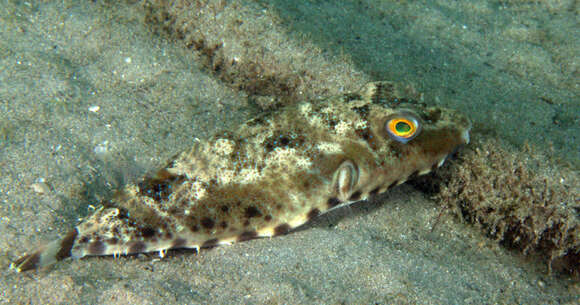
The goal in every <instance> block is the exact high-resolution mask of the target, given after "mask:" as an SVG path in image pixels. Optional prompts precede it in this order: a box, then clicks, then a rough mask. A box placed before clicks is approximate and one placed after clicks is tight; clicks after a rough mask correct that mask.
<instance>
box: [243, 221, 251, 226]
mask: <svg viewBox="0 0 580 305" xmlns="http://www.w3.org/2000/svg"><path fill="white" fill-rule="evenodd" d="M249 225H250V221H249V220H247V219H246V220H244V227H247V226H249Z"/></svg>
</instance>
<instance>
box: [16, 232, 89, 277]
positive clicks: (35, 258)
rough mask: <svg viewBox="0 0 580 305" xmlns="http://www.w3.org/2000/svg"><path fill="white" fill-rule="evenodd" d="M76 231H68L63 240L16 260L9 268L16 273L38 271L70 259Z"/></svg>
mask: <svg viewBox="0 0 580 305" xmlns="http://www.w3.org/2000/svg"><path fill="white" fill-rule="evenodd" d="M77 235H78V231H77V229H74V230H72V231H70V232H69V233H68V234H67V235H66V236H65V237H64V238H62V239H60V240H55V241H53V242H51V243H49V244H48V245H46V246H44V247H42V248H41V249H39V250H38V251H36V252H34V253H32V254H28V255H25V256H23V257H21V258H19V259H17V260H16V261H15V262H14V263H12V265H11V266H10V267H11V268H12V269H16V271H18V272H23V271H27V270H32V269H38V268H41V267H44V266H48V265H52V264H54V263H56V262H58V261H61V260H63V259H66V258H68V257H71V250H72V247H73V245H74V243H75V240H76V238H77Z"/></svg>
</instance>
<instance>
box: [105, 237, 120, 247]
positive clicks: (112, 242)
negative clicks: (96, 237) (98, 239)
mask: <svg viewBox="0 0 580 305" xmlns="http://www.w3.org/2000/svg"><path fill="white" fill-rule="evenodd" d="M105 242H106V243H107V244H109V245H116V244H117V243H118V242H119V239H118V238H116V237H112V238H109V239H107V240H105Z"/></svg>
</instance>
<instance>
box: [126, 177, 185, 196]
mask: <svg viewBox="0 0 580 305" xmlns="http://www.w3.org/2000/svg"><path fill="white" fill-rule="evenodd" d="M183 181H185V176H182V175H174V174H171V173H170V172H169V171H167V170H166V169H162V170H160V171H159V172H157V174H156V175H155V177H151V178H146V179H144V180H143V181H141V182H139V183H138V186H139V195H141V196H147V197H149V198H152V199H153V200H155V201H157V202H159V201H163V200H167V198H169V195H171V193H172V192H173V190H174V189H175V187H176V186H177V185H179V184H180V183H182V182H183Z"/></svg>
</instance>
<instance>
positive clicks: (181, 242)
mask: <svg viewBox="0 0 580 305" xmlns="http://www.w3.org/2000/svg"><path fill="white" fill-rule="evenodd" d="M186 242H187V241H186V240H185V239H183V238H176V239H175V240H174V241H173V243H171V248H173V249H175V248H183V247H185V243H186Z"/></svg>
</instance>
